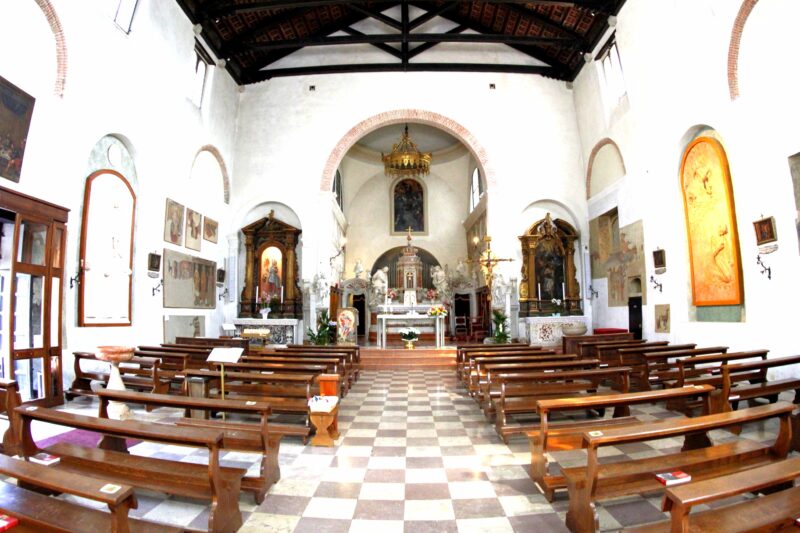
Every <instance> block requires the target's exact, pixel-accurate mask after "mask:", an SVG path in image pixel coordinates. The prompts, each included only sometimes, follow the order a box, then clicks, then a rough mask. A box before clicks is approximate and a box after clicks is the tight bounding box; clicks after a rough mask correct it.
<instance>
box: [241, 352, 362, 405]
mask: <svg viewBox="0 0 800 533" xmlns="http://www.w3.org/2000/svg"><path fill="white" fill-rule="evenodd" d="M240 362H242V363H259V364H283V365H286V366H285V367H284V368H286V369H297V370H298V371H299V369H300V368H303V367H309V370H307V372H306V373H315V372H317V369H313V368H310V367H314V366H319V365H323V367H324V370H323V372H325V373H327V374H338V375H339V376H340V378H341V379H340V383H339V388H340V391H339V394H340V396H342V397H344V396H345V395H346V394H347V392H348V386H347V383H352V382H354V381H355V375H354V372H353V369H352V367H351V366H350V365H348V363H347V360H346V359H343V358H341V357H323V356H321V355H320V356H318V357H308V358H302V359H299V358H297V357H292V356H291V355H289V356H285V355H246V356H244V357H242V359H241V361H240Z"/></svg>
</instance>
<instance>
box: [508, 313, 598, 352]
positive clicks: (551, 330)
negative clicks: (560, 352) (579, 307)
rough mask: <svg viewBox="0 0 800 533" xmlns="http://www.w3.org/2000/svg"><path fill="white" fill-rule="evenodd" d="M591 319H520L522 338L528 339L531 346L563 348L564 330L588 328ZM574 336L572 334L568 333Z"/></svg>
mask: <svg viewBox="0 0 800 533" xmlns="http://www.w3.org/2000/svg"><path fill="white" fill-rule="evenodd" d="M588 322H589V317H586V316H582V315H576V316H536V317H526V318H520V321H519V330H520V332H519V333H520V337H522V338H527V339H528V344H530V345H541V346H561V338H562V337H563V336H564V335H565V333H564V328H567V329H571V328H575V327H579V326H586V327H587V328H588ZM567 334H570V335H571V334H572V333H567Z"/></svg>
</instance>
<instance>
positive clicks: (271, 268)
mask: <svg viewBox="0 0 800 533" xmlns="http://www.w3.org/2000/svg"><path fill="white" fill-rule="evenodd" d="M242 233H243V234H244V245H245V252H246V259H245V280H244V288H243V289H242V295H241V301H240V303H239V315H240V316H241V317H258V316H259V307H260V306H261V304H262V303H270V308H271V309H272V312H271V313H270V314H271V315H272V316H273V317H279V318H302V317H303V296H302V294H301V292H300V288H299V287H298V285H297V281H298V279H299V275H298V272H299V269H300V266H299V261H298V260H297V254H296V252H295V248H296V247H297V243H298V242H299V239H300V234H301V233H302V231H301V230H300V229H298V228H295V227H294V226H291V225H289V224H287V223H286V222H283V221H281V220H278V219H277V218H275V212H274V211H270V213H269V214H268V215H267V216H266V217H264V218H262V219H260V220H256V221H255V222H253V223H251V224H249V225H248V226H245V227H244V228H242ZM265 257H266V258H267V259H268V261H264V259H265ZM273 261H274V262H273ZM275 275H277V276H279V278H280V280H279V284H278V285H279V287H276V285H275V283H274V279H275V278H274V276H275ZM265 277H266V282H265V279H264V278H265ZM270 278H273V281H272V282H270ZM264 282H265V283H266V285H269V286H272V287H273V290H271V291H267V293H266V294H263V295H262V287H264V286H265V283H264ZM277 289H279V292H278V290H277ZM262 296H265V297H268V298H269V300H270V302H262V301H261V300H262ZM276 297H277V299H278V302H277V308H276V306H275V303H274V301H275V299H276Z"/></svg>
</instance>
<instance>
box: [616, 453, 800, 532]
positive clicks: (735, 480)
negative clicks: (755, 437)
mask: <svg viewBox="0 0 800 533" xmlns="http://www.w3.org/2000/svg"><path fill="white" fill-rule="evenodd" d="M798 477H800V457H792V458H789V459H785V460H783V461H776V462H774V463H770V464H767V465H764V466H758V467H755V468H750V469H749V470H745V471H743V472H736V473H734V474H728V475H726V476H719V477H714V478H711V479H706V480H703V481H694V480H692V482H691V483H688V484H685V485H678V486H675V487H670V488H668V489H667V491H666V494H665V495H664V504H663V506H662V510H664V511H669V513H670V520H669V521H667V522H656V523H654V524H645V525H643V526H639V527H634V528H627V529H625V530H623V531H625V532H626V533H660V532H664V533H671V532H678V533H689V532H690V531H724V532H725V533H738V532H746V531H750V532H752V531H787V532H790V531H797V526H796V525H795V522H794V521H795V519H796V518H797V517H798V516H800V487H791V488H785V489H784V490H779V491H774V490H772V489H774V488H775V487H776V486H777V485H792V484H793V483H794V481H795V479H797V478H798ZM765 491H766V492H767V494H763V495H761V497H759V498H754V499H750V500H746V501H742V502H739V503H735V504H732V505H727V506H724V507H719V508H714V509H711V510H707V511H700V512H696V513H691V511H692V509H693V508H694V507H696V506H698V505H709V504H713V503H714V502H718V501H720V500H724V499H726V498H731V497H733V496H737V495H743V494H747V493H758V492H765ZM690 513H691V514H690Z"/></svg>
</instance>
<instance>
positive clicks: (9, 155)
mask: <svg viewBox="0 0 800 533" xmlns="http://www.w3.org/2000/svg"><path fill="white" fill-rule="evenodd" d="M34 102H35V100H34V98H33V97H32V96H30V95H29V94H27V93H25V92H24V91H22V90H20V89H19V88H18V87H17V86H15V85H14V84H12V83H11V82H9V81H8V80H6V79H5V78H3V77H0V176H2V177H4V178H6V179H9V180H11V181H13V182H15V183H19V177H20V173H21V172H22V158H23V156H24V155H25V144H26V143H27V140H28V129H29V128H30V125H31V117H32V116H33V104H34Z"/></svg>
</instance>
